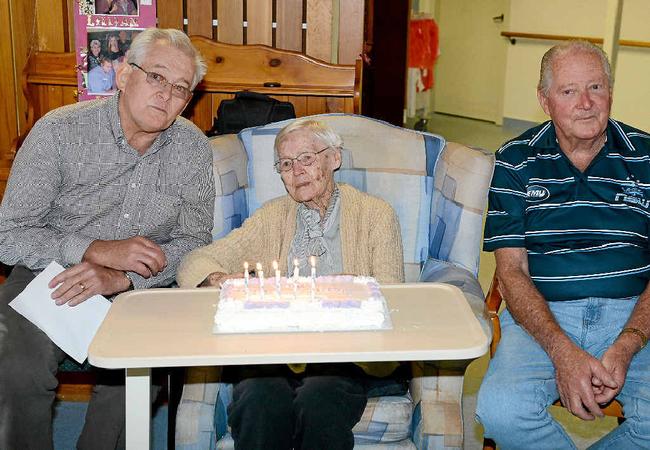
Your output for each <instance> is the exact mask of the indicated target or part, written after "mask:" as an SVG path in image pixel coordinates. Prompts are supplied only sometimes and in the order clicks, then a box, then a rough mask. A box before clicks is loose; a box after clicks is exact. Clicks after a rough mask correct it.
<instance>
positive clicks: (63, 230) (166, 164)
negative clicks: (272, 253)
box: [0, 28, 214, 450]
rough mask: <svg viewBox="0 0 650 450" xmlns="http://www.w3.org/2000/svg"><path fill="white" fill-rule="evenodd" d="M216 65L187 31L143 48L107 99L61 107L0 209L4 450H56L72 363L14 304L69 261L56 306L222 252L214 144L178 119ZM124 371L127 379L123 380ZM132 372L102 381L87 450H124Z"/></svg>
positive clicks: (27, 147) (23, 158)
mask: <svg viewBox="0 0 650 450" xmlns="http://www.w3.org/2000/svg"><path fill="white" fill-rule="evenodd" d="M204 74H205V64H204V63H203V61H202V59H201V56H200V55H199V53H198V52H197V51H196V50H195V49H194V47H193V46H192V44H191V42H190V40H189V39H188V38H187V36H185V35H184V34H183V33H182V32H180V31H178V30H158V29H154V28H152V29H149V30H146V31H144V32H142V33H141V34H139V35H138V37H137V38H136V39H135V40H134V41H133V43H132V46H131V49H130V51H129V54H128V55H127V64H122V65H121V66H120V68H119V70H118V71H117V74H116V84H117V87H118V89H119V92H118V93H117V94H116V95H115V96H113V97H111V98H108V99H104V100H98V101H92V102H85V103H80V104H76V105H72V106H66V107H62V108H59V109H56V110H54V111H52V112H50V113H48V114H47V115H46V116H44V117H43V118H42V119H41V120H39V121H38V122H37V123H36V125H35V126H34V128H33V129H32V130H31V132H30V133H29V135H28V136H27V138H26V140H25V143H24V144H23V146H22V147H21V149H20V151H19V152H18V154H17V155H16V159H15V162H14V165H13V168H12V172H11V176H10V178H9V182H8V184H7V190H6V192H5V197H4V199H3V202H2V205H1V206H0V261H2V262H3V263H5V264H10V265H15V267H14V269H13V270H12V272H11V274H10V276H9V277H8V279H7V280H6V282H5V283H4V284H3V285H1V286H0V448H3V449H23V448H25V449H26V448H32V449H39V450H40V449H48V448H49V449H51V448H52V423H51V422H52V402H53V400H54V390H55V388H56V385H57V381H56V377H55V375H56V372H57V366H58V364H59V362H60V361H61V360H62V359H63V358H64V357H65V354H64V353H63V352H62V351H61V350H60V349H59V348H58V347H56V345H54V344H53V343H52V342H51V341H50V339H49V338H48V337H47V336H46V335H45V334H44V333H42V332H41V331H40V330H39V329H38V328H36V327H35V326H34V325H33V324H31V323H30V322H28V321H27V320H26V319H24V318H23V317H22V316H20V315H18V314H17V313H16V312H15V311H13V309H11V308H10V307H8V306H7V304H8V303H9V302H10V301H11V300H12V299H13V298H14V297H15V296H16V295H17V294H18V293H20V292H21V291H22V289H23V288H24V287H25V286H26V285H27V284H28V283H29V282H30V281H31V280H32V279H33V277H34V276H35V274H36V273H38V272H39V271H40V270H41V269H43V268H44V267H45V266H47V265H48V264H49V263H50V262H51V261H52V260H56V261H57V262H59V263H61V264H62V265H64V266H65V267H66V270H65V271H64V272H62V273H61V274H59V275H58V276H56V277H55V278H54V279H53V280H52V282H51V283H50V286H51V287H52V288H55V287H56V289H55V291H54V292H53V294H52V301H55V302H56V303H57V304H59V305H62V304H65V303H68V304H69V305H70V306H75V305H77V304H79V303H81V302H83V301H85V300H86V299H88V298H89V297H91V296H93V295H95V294H102V295H105V296H111V295H114V294H117V293H120V292H123V291H126V290H128V289H131V288H136V289H141V288H150V287H161V286H167V285H169V284H171V283H172V282H173V281H174V277H175V274H176V268H177V265H178V263H179V262H180V259H181V258H182V257H183V255H184V254H185V253H187V252H189V251H190V250H192V249H194V248H195V247H198V246H201V245H205V244H207V243H208V242H210V241H211V236H210V230H211V227H212V211H213V204H214V185H213V179H212V156H211V152H210V148H209V144H208V142H207V140H206V138H205V137H204V136H203V134H202V133H201V132H200V130H199V129H198V128H197V127H196V126H194V125H193V124H191V123H190V122H189V121H187V120H185V119H183V118H179V117H178V116H179V114H180V113H181V112H182V111H183V109H184V108H185V107H186V106H187V104H188V102H189V100H190V98H191V97H192V90H193V89H194V87H195V86H196V85H197V84H198V82H199V81H200V80H201V78H202V77H203V75H204ZM115 372H118V373H115ZM123 376H124V375H123V372H121V371H98V381H97V385H96V387H95V389H94V391H93V396H92V398H91V401H90V404H89V407H88V412H87V414H86V423H85V426H84V429H83V432H82V434H81V437H80V438H79V442H78V448H80V449H104V448H106V449H115V448H121V447H123V446H124V386H123V381H122V383H120V380H123Z"/></svg>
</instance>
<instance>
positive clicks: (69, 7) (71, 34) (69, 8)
mask: <svg viewBox="0 0 650 450" xmlns="http://www.w3.org/2000/svg"><path fill="white" fill-rule="evenodd" d="M65 2H66V14H67V18H66V19H67V22H66V28H67V34H66V36H67V38H68V42H67V45H66V47H65V50H64V51H66V52H72V51H74V50H75V42H74V38H75V28H74V15H75V7H76V4H75V0H65Z"/></svg>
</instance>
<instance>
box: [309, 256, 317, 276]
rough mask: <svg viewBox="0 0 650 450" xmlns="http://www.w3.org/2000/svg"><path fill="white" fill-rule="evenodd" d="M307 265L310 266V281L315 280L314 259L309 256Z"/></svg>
mask: <svg viewBox="0 0 650 450" xmlns="http://www.w3.org/2000/svg"><path fill="white" fill-rule="evenodd" d="M309 264H310V265H311V279H312V280H313V281H315V280H316V257H315V256H314V255H311V256H310V257H309Z"/></svg>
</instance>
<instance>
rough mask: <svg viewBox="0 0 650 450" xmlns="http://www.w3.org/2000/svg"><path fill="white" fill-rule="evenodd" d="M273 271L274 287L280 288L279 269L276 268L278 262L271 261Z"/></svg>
mask: <svg viewBox="0 0 650 450" xmlns="http://www.w3.org/2000/svg"><path fill="white" fill-rule="evenodd" d="M273 273H274V275H275V289H276V290H278V291H279V290H280V269H279V268H278V262H277V261H273Z"/></svg>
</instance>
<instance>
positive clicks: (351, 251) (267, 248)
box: [176, 184, 404, 376]
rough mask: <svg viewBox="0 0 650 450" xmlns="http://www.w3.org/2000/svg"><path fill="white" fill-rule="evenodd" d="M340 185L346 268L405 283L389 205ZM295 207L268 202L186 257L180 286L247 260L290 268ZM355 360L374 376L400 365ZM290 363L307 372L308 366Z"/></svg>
mask: <svg viewBox="0 0 650 450" xmlns="http://www.w3.org/2000/svg"><path fill="white" fill-rule="evenodd" d="M339 189H340V192H341V221H340V224H341V229H340V232H341V253H342V257H343V272H344V273H350V274H355V275H364V276H372V277H375V278H376V279H377V280H378V281H379V282H381V283H401V282H403V281H404V259H403V256H402V238H401V235H400V230H399V223H398V221H397V216H396V215H395V212H394V211H393V209H392V208H391V206H390V205H389V204H388V203H386V202H385V201H384V200H381V199H379V198H377V197H373V196H371V195H368V194H365V193H363V192H360V191H358V190H357V189H355V188H353V187H352V186H349V185H346V184H339ZM297 209H298V203H297V202H295V201H294V200H293V199H292V198H291V197H289V196H288V195H287V196H284V197H281V198H278V199H275V200H271V201H269V202H268V203H266V204H264V205H263V206H262V207H261V208H260V209H258V210H257V211H256V212H255V213H254V214H253V215H252V216H251V217H250V218H248V219H247V220H246V221H245V222H244V223H243V225H242V226H241V227H240V228H237V229H235V230H233V231H231V232H230V233H229V234H228V235H227V236H226V237H224V238H222V239H219V240H217V241H215V242H213V243H212V244H210V245H207V246H206V247H202V248H198V249H196V250H193V251H192V252H190V253H189V254H188V255H186V256H185V258H184V259H183V261H182V262H181V265H180V267H179V269H178V274H177V276H176V279H177V281H178V284H179V285H180V286H181V287H195V286H198V285H199V284H201V282H202V281H203V280H205V278H206V277H207V276H208V275H209V274H211V273H212V272H223V273H236V272H240V271H243V262H244V261H248V262H249V263H251V265H252V266H253V267H254V266H255V263H257V262H261V263H262V264H263V266H264V267H265V268H266V270H267V271H268V273H270V268H271V263H272V261H274V260H275V261H278V262H279V263H280V267H281V268H284V269H285V270H286V261H287V257H288V254H289V248H290V246H291V242H292V240H293V237H294V234H295V232H296V214H297ZM283 272H284V270H283ZM357 364H358V365H359V366H361V367H362V368H363V369H364V371H365V372H366V373H369V374H372V375H375V376H386V375H389V374H390V373H391V372H392V371H393V370H394V369H395V368H396V367H397V363H357ZM290 367H291V368H292V370H294V371H295V372H301V371H302V370H304V364H292V365H290Z"/></svg>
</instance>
